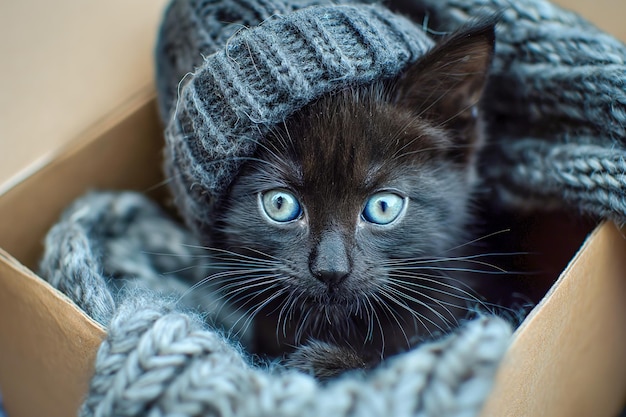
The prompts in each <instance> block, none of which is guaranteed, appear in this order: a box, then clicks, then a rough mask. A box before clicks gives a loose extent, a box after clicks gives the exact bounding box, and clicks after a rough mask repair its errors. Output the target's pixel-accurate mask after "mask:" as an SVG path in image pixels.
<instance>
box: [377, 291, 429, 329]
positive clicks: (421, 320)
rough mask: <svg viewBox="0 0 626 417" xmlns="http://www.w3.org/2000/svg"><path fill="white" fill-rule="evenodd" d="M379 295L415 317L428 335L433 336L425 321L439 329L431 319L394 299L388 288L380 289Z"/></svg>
mask: <svg viewBox="0 0 626 417" xmlns="http://www.w3.org/2000/svg"><path fill="white" fill-rule="evenodd" d="M378 292H379V294H380V295H381V296H382V297H384V298H386V299H387V300H389V301H391V302H392V303H393V304H395V305H397V306H398V307H401V308H402V309H404V310H406V311H407V312H408V313H409V314H411V315H412V316H413V317H415V319H416V320H417V321H418V322H419V323H420V324H421V325H422V327H423V328H424V329H426V331H428V333H429V334H430V335H432V332H431V330H430V328H429V326H428V325H426V323H424V320H426V321H428V322H430V323H431V324H432V325H433V326H435V327H439V326H438V325H437V324H436V323H434V322H433V321H432V320H431V319H429V318H428V317H425V316H424V315H422V314H419V313H418V312H416V311H415V310H413V309H412V308H411V307H409V306H408V305H407V304H406V303H404V302H402V301H401V300H399V299H397V298H396V297H394V296H393V295H392V294H390V293H389V292H388V291H387V287H385V288H382V287H381V288H379V290H378Z"/></svg>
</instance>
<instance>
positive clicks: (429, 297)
mask: <svg viewBox="0 0 626 417" xmlns="http://www.w3.org/2000/svg"><path fill="white" fill-rule="evenodd" d="M493 48H494V27H493V24H492V23H484V24H479V25H477V26H475V27H473V28H470V29H468V30H463V31H461V32H459V33H456V34H454V35H452V36H450V37H449V38H447V39H445V40H443V41H442V42H440V43H439V44H438V45H437V46H436V47H435V48H433V49H432V50H431V51H430V52H429V53H427V54H426V55H425V56H424V57H422V58H421V59H420V60H419V61H418V62H416V63H415V64H413V65H411V66H410V67H409V68H408V69H407V70H406V72H405V73H403V74H402V75H401V76H400V77H398V78H397V79H393V80H386V81H381V82H377V83H374V84H372V85H367V86H358V87H353V88H348V89H345V90H343V91H339V92H337V93H335V94H332V95H328V96H325V97H323V98H321V99H319V100H318V101H316V102H314V103H312V104H310V105H308V106H307V107H305V108H304V109H302V110H301V111H299V112H298V113H297V114H295V115H293V116H292V117H290V118H289V119H288V120H286V121H285V123H284V126H283V127H282V128H280V129H276V130H275V131H273V132H272V134H271V135H270V136H269V137H268V138H267V140H266V141H265V142H264V143H263V144H260V145H259V150H258V152H257V154H256V155H255V158H254V160H252V161H250V162H248V163H247V164H246V165H245V166H244V168H243V169H242V171H241V173H240V174H239V176H238V179H237V180H236V182H235V183H234V184H233V186H232V188H231V190H230V193H229V196H228V198H227V200H226V202H225V204H224V206H223V207H221V210H220V213H221V214H220V218H219V221H218V225H219V227H218V231H217V233H216V236H215V238H214V240H213V242H212V243H213V244H214V247H215V248H216V250H217V251H219V253H221V254H222V255H220V256H219V257H221V258H224V257H225V258H227V259H226V260H225V265H226V266H228V270H227V271H225V272H223V273H221V274H217V275H216V276H215V277H216V278H221V279H223V288H224V290H225V292H226V296H227V297H231V299H232V300H233V301H234V302H235V303H236V304H237V306H238V307H239V308H240V309H241V311H243V312H245V315H246V318H248V319H251V318H252V317H254V323H255V324H254V329H255V335H256V336H255V340H256V349H257V350H258V351H259V352H262V353H266V354H269V355H282V354H286V353H287V354H288V353H289V352H290V351H291V350H292V349H293V348H294V347H295V348H296V351H295V353H293V354H292V356H291V357H292V362H291V363H292V364H294V365H295V366H297V367H300V368H304V369H309V370H310V371H312V372H313V373H315V374H317V375H321V376H329V375H331V374H334V373H338V372H340V371H341V370H343V369H345V368H353V367H367V366H369V365H371V364H373V363H375V362H377V361H379V360H380V359H381V358H383V357H385V356H387V355H389V354H394V353H397V352H399V351H402V350H405V349H407V348H408V347H409V346H411V345H412V344H413V343H414V342H415V341H416V340H417V338H419V337H420V336H421V335H423V334H428V333H429V332H432V331H433V330H438V329H445V328H447V327H449V325H450V323H453V322H454V321H455V320H456V318H458V317H459V316H461V315H464V314H465V313H466V311H467V310H466V309H467V300H468V298H469V297H470V296H469V294H468V292H467V288H464V287H463V284H464V283H467V282H464V281H462V280H463V279H464V278H463V277H461V276H458V275H454V270H455V269H457V268H455V266H454V263H453V260H452V259H453V258H454V257H455V256H457V257H458V255H459V253H458V252H456V248H458V247H459V246H461V245H462V244H463V243H464V242H466V241H467V239H468V236H467V233H466V229H467V225H468V222H469V221H470V216H469V214H468V212H469V210H468V205H469V204H470V201H471V195H472V191H473V187H474V184H475V172H474V171H475V167H474V165H475V155H476V152H477V149H478V148H479V146H480V144H481V141H482V139H481V136H482V135H481V130H482V129H481V119H480V117H479V114H480V111H479V106H478V104H479V100H480V97H481V94H482V91H483V88H484V84H485V81H486V73H487V71H488V68H489V65H490V62H491V57H492V54H493ZM307 343H308V344H307ZM303 344H304V346H303Z"/></svg>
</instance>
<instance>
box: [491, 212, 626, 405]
mask: <svg viewBox="0 0 626 417" xmlns="http://www.w3.org/2000/svg"><path fill="white" fill-rule="evenodd" d="M625 301H626V238H625V237H624V234H623V231H620V230H619V229H617V228H616V226H615V225H614V224H613V223H605V224H604V225H602V226H601V227H599V228H598V229H596V231H595V232H594V233H593V234H592V235H591V236H590V237H589V238H588V239H587V241H586V242H585V244H584V245H583V247H582V249H581V250H580V252H579V253H578V254H577V255H576V257H575V258H574V259H573V260H572V262H571V263H570V264H569V266H568V268H567V269H566V270H565V271H564V272H563V274H562V275H561V277H560V278H559V280H558V281H557V282H556V283H555V284H554V286H553V287H552V289H551V290H550V291H549V293H548V294H547V295H546V296H545V297H544V299H543V300H542V301H541V303H539V305H537V306H536V307H535V309H534V310H533V311H532V312H531V313H530V315H529V316H528V317H527V318H526V320H525V321H524V323H523V324H522V326H520V328H519V329H518V330H517V332H516V333H515V338H514V340H513V344H512V346H511V348H510V349H509V350H508V351H507V354H506V357H505V359H504V361H503V363H502V366H501V368H500V370H499V372H498V375H497V378H496V386H495V389H494V392H493V393H492V395H491V396H490V399H489V401H488V402H487V404H486V407H485V409H484V410H483V413H482V416H483V417H487V416H494V417H496V416H551V417H558V416H564V417H572V416H596V417H601V416H606V417H614V416H616V415H618V414H619V412H620V411H621V409H622V407H623V406H624V400H625V399H626V355H625V354H624V353H625V352H626V326H624V317H626V302H625Z"/></svg>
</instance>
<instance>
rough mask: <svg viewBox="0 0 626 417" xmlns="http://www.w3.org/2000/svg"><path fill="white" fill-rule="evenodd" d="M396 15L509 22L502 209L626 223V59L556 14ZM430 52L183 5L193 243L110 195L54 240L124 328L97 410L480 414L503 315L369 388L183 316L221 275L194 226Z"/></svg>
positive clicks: (172, 118) (164, 61)
mask: <svg viewBox="0 0 626 417" xmlns="http://www.w3.org/2000/svg"><path fill="white" fill-rule="evenodd" d="M398 3H400V1H398ZM397 6H398V8H401V9H403V11H404V12H405V13H410V14H411V15H412V16H413V17H414V19H415V20H416V21H418V22H424V25H425V26H426V27H428V29H429V30H430V31H431V32H432V33H447V32H450V31H452V30H454V29H455V28H457V27H459V26H461V25H463V24H464V23H465V22H466V21H468V20H469V19H472V18H474V17H477V16H482V15H485V14H489V13H496V12H497V13H500V16H501V20H500V23H499V24H498V30H497V45H496V56H495V60H494V66H493V70H492V72H491V74H490V78H489V84H488V88H487V92H486V100H485V104H486V108H485V111H486V113H487V117H488V122H489V123H488V126H489V129H488V136H489V146H487V147H486V150H485V152H484V154H483V155H482V156H481V164H480V170H481V178H482V179H483V181H484V185H485V187H487V188H488V189H490V190H492V192H493V196H494V198H495V199H498V200H500V201H502V202H503V203H505V204H509V205H511V206H512V207H514V208H517V209H523V210H527V209H536V208H544V207H546V206H561V207H565V208H569V209H571V210H572V211H574V212H582V213H588V214H591V215H593V216H597V217H602V218H609V219H614V220H616V221H618V222H620V223H623V222H624V221H625V220H626V144H625V143H624V138H625V137H626V136H625V135H624V133H625V132H624V129H625V126H626V124H625V123H626V112H625V111H624V109H625V104H626V97H624V93H623V85H622V84H623V82H624V81H623V80H624V79H625V78H624V75H623V74H625V73H626V72H625V69H626V68H625V66H624V62H623V61H624V59H626V48H625V47H624V45H622V44H621V43H620V42H618V41H616V40H615V39H613V38H612V37H610V36H608V35H606V34H604V33H602V32H601V31H599V30H598V29H596V28H595V27H593V26H592V25H590V24H589V23H587V22H585V21H584V20H583V19H581V18H580V17H578V16H577V15H575V14H573V13H569V12H566V11H564V10H562V9H560V8H558V7H555V6H553V5H551V4H550V3H548V2H546V1H543V0H523V1H516V2H506V1H502V0H413V1H412V3H408V4H397ZM225 22H227V23H225ZM431 44H432V41H431V40H430V39H429V37H428V36H426V34H425V32H424V31H423V30H422V26H420V25H414V24H412V23H410V22H409V21H408V20H407V19H405V18H401V17H399V16H397V15H395V14H393V13H390V12H389V11H387V10H386V9H385V8H383V7H380V6H375V5H364V4H358V3H353V4H351V5H345V4H333V5H329V4H328V3H327V2H325V1H323V0H320V1H314V0H306V1H305V0H299V1H298V0H284V1H278V0H259V1H252V0H214V1H206V0H204V1H202V0H197V1H192V0H175V1H173V2H172V4H171V5H170V6H169V8H168V10H167V12H166V14H165V17H164V21H163V25H162V29H161V33H160V38H159V44H158V46H157V72H158V77H157V84H158V90H159V105H160V111H161V116H162V118H163V120H164V122H165V123H166V125H167V127H166V139H167V146H166V167H165V168H166V172H167V175H168V176H169V177H170V178H171V179H172V181H171V184H170V185H171V189H172V192H173V194H174V196H175V201H176V203H177V205H178V207H179V209H180V212H181V214H182V216H183V218H184V219H185V221H186V223H187V226H188V227H189V229H187V228H184V227H182V226H180V225H178V224H177V223H175V222H173V221H172V220H170V219H169V218H168V217H167V216H166V215H164V214H163V213H162V212H161V211H160V209H159V208H157V207H156V206H155V205H154V204H153V203H151V202H149V201H148V200H147V199H145V198H144V197H143V196H141V195H138V194H134V193H93V194H89V195H87V196H85V197H83V198H82V199H80V200H78V201H77V202H76V203H75V204H74V205H73V206H72V207H70V208H69V209H68V210H67V212H66V213H65V214H64V216H63V218H62V219H61V220H60V222H59V223H58V224H57V225H56V226H55V227H54V228H53V229H52V230H51V231H50V233H49V235H48V237H47V240H46V252H45V254H44V258H43V260H42V263H41V275H42V276H43V277H44V278H46V279H47V280H48V281H50V282H51V283H52V284H53V285H54V286H56V287H57V288H59V289H60V290H61V291H63V292H65V293H66V294H67V295H68V296H69V297H70V298H71V299H72V300H74V301H75V302H76V303H77V304H78V305H79V306H80V307H81V308H82V309H83V310H84V311H85V312H86V313H87V314H89V315H90V316H92V317H93V318H94V319H96V320H97V321H99V322H100V323H102V324H103V325H105V326H106V327H107V330H108V336H107V339H106V340H105V341H104V342H103V344H102V346H101V348H100V350H99V352H98V357H97V359H96V363H95V375H94V377H93V380H92V383H91V387H90V391H89V393H88V395H87V397H86V400H85V403H84V406H83V408H82V409H81V415H83V416H131V415H133V416H136V415H150V416H174V415H175V416H204V415H215V416H226V415H232V416H265V415H267V416H307V415H310V416H327V415H328V416H330V415H332V416H348V415H350V416H359V417H360V416H369V415H372V416H382V415H385V416H386V415H389V416H417V415H424V416H472V415H476V414H477V413H478V412H479V410H480V408H481V405H482V403H483V401H484V400H485V398H486V396H487V395H488V393H489V388H490V384H491V380H492V378H493V375H494V372H495V369H496V367H497V364H498V361H499V360H500V358H501V356H502V354H503V352H504V351H505V349H506V347H507V344H508V341H509V336H510V327H509V325H507V324H506V323H505V322H504V321H502V320H501V319H498V318H495V317H481V318H478V319H476V320H474V321H471V322H469V323H467V324H466V325H465V326H462V327H461V328H460V329H459V330H458V331H457V332H456V333H454V334H451V335H448V336H445V337H442V338H441V339H440V340H438V341H434V342H432V343H427V344H424V345H423V346H420V347H418V348H416V349H415V350H413V351H411V352H408V353H406V354H403V355H399V356H398V357H396V358H393V359H391V360H389V361H388V362H387V363H384V364H382V365H381V366H380V367H379V368H377V369H375V370H373V371H371V372H369V373H368V374H366V375H362V374H347V375H345V376H343V377H341V378H338V379H337V380H335V381H332V382H331V383H329V384H327V385H320V384H319V383H318V382H316V381H315V380H314V379H313V378H311V377H309V376H307V375H304V374H300V373H296V372H294V371H289V370H286V369H282V368H281V367H280V366H278V365H276V364H273V365H272V364H265V365H258V364H253V363H252V361H251V360H250V358H248V356H247V354H246V353H245V343H246V340H242V341H241V344H239V343H238V342H234V341H232V340H231V339H230V338H229V337H228V335H229V329H231V328H232V326H233V325H235V323H236V320H233V318H232V314H230V313H229V312H228V306H222V305H220V304H219V300H218V299H217V298H214V297H212V295H211V292H210V291H208V292H207V293H204V296H203V297H200V298H198V299H193V300H191V303H190V304H189V306H198V305H199V306H201V310H200V311H195V312H194V311H191V310H190V308H189V307H188V306H185V305H181V304H180V303H179V302H178V300H179V299H180V296H181V294H182V293H184V292H185V291H186V289H187V288H189V286H191V285H193V283H194V282H197V281H198V280H199V279H201V278H202V277H203V276H205V275H206V268H208V267H210V266H208V265H206V264H205V263H206V258H205V257H204V256H205V255H204V253H203V252H202V250H201V249H200V248H199V245H198V241H197V238H196V237H195V236H194V234H193V233H192V232H191V231H190V229H191V230H193V231H202V232H206V231H207V230H210V228H211V208H212V207H214V206H215V204H216V202H218V201H219V199H220V198H221V197H222V196H223V193H224V190H226V189H227V188H228V185H229V184H230V181H232V178H233V177H235V176H236V175H237V172H238V169H239V167H240V165H241V162H242V161H243V160H245V158H247V157H249V156H250V155H251V154H252V153H253V152H254V150H255V147H256V145H257V144H258V143H259V142H260V141H262V140H263V136H264V134H265V133H266V132H267V131H268V129H269V128H271V126H272V125H273V124H275V123H278V122H280V121H281V120H282V119H283V118H285V117H287V116H288V115H289V114H291V113H292V112H294V111H296V110H297V109H298V108H299V107H301V106H302V105H304V104H306V103H307V102H310V101H311V100H314V99H315V98H316V97H319V96H320V95H322V94H325V93H327V92H330V91H333V90H334V89H338V88H342V87H343V86H345V85H351V84H359V83H367V82H369V81H372V80H374V79H379V78H385V77H390V76H393V75H394V74H397V73H398V72H399V71H401V70H402V68H403V67H404V66H405V65H406V64H407V63H410V62H412V61H414V60H415V59H417V58H418V57H419V56H420V55H421V54H423V52H424V51H425V50H426V49H427V48H428V47H429V46H430V45H431ZM322 58H323V59H322ZM326 58H328V59H326ZM296 63H297V64H298V65H296ZM185 299H186V298H185Z"/></svg>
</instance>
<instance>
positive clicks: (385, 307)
mask: <svg viewBox="0 0 626 417" xmlns="http://www.w3.org/2000/svg"><path fill="white" fill-rule="evenodd" d="M376 297H377V296H376V295H375V298H376ZM379 300H380V298H379ZM380 301H382V300H380ZM379 305H380V306H381V307H382V308H383V313H385V317H387V319H389V318H390V317H389V315H388V314H387V311H389V314H391V319H393V321H395V322H396V324H397V325H398V328H399V329H400V331H401V332H402V336H403V337H404V340H405V341H406V345H407V348H408V347H410V346H411V342H410V341H409V337H408V336H407V334H406V331H405V330H404V326H403V325H402V324H400V320H398V316H399V314H398V313H397V312H396V311H395V309H392V308H391V306H390V305H389V304H388V303H379ZM400 317H401V318H402V321H404V322H405V323H406V320H405V319H404V318H403V317H402V316H400Z"/></svg>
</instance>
